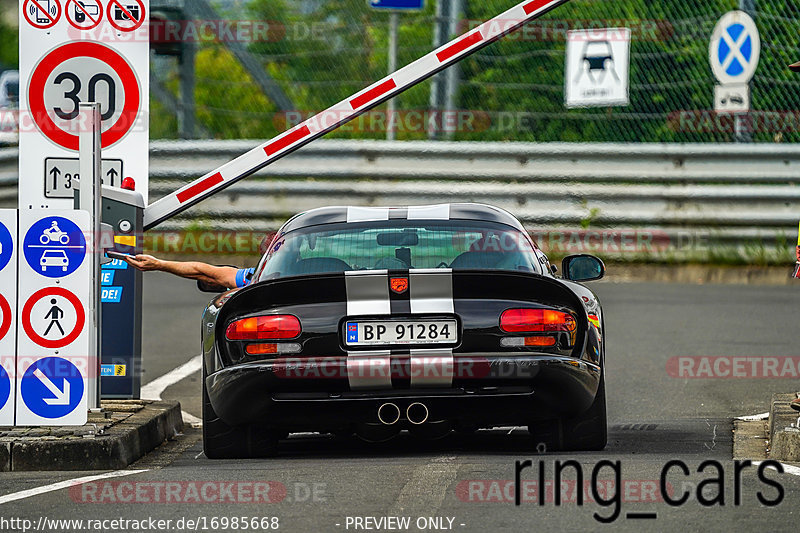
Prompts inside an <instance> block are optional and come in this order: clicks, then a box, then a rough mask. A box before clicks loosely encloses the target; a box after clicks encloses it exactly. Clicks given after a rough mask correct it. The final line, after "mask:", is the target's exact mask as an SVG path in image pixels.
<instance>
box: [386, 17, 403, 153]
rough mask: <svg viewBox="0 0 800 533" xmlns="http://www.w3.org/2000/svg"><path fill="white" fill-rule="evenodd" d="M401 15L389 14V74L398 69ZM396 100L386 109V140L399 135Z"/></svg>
mask: <svg viewBox="0 0 800 533" xmlns="http://www.w3.org/2000/svg"><path fill="white" fill-rule="evenodd" d="M399 22H400V17H399V15H398V14H397V13H392V14H391V15H389V74H393V73H394V71H396V70H397V29H398V25H399ZM394 112H395V100H394V98H390V99H389V102H388V107H387V109H386V140H387V141H393V140H395V138H396V137H397V135H396V132H395V120H394Z"/></svg>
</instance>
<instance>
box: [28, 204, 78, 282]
mask: <svg viewBox="0 0 800 533" xmlns="http://www.w3.org/2000/svg"><path fill="white" fill-rule="evenodd" d="M22 249H23V251H24V252H25V260H26V261H27V262H28V264H29V265H30V266H31V268H32V269H33V270H34V271H36V272H39V273H40V274H41V275H43V276H46V277H48V278H63V277H66V276H69V275H70V274H72V273H73V272H75V271H76V270H78V268H79V267H80V266H81V264H82V263H83V260H84V259H85V257H86V239H85V238H84V236H83V232H82V231H81V229H80V228H79V227H78V226H77V225H76V224H75V223H74V222H72V221H71V220H67V219H66V218H63V217H55V216H53V217H46V218H43V219H41V220H39V221H38V222H36V224H34V225H33V226H31V229H29V230H28V233H27V234H26V235H25V240H24V241H23V243H22Z"/></svg>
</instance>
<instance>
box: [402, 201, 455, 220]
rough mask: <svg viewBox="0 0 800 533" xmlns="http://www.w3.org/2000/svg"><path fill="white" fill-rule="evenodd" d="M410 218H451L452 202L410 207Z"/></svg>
mask: <svg viewBox="0 0 800 533" xmlns="http://www.w3.org/2000/svg"><path fill="white" fill-rule="evenodd" d="M408 220H450V204H442V205H422V206H417V207H409V208H408Z"/></svg>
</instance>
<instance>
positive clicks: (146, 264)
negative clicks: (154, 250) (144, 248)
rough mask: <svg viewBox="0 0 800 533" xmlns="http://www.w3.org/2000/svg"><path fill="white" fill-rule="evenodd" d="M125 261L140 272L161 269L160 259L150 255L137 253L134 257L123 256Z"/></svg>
mask: <svg viewBox="0 0 800 533" xmlns="http://www.w3.org/2000/svg"><path fill="white" fill-rule="evenodd" d="M125 262H126V263H128V264H129V265H131V266H132V267H134V268H136V269H138V270H141V271H142V272H147V271H151V270H161V260H160V259H157V258H155V257H153V256H152V255H144V254H139V255H137V256H136V257H134V256H129V257H126V258H125Z"/></svg>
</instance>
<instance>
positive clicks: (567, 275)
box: [561, 254, 606, 281]
mask: <svg viewBox="0 0 800 533" xmlns="http://www.w3.org/2000/svg"><path fill="white" fill-rule="evenodd" d="M561 270H562V271H563V272H564V279H567V280H570V281H594V280H598V279H602V278H603V276H605V275H606V266H605V265H604V264H603V262H602V261H601V260H600V259H599V258H597V257H595V256H593V255H589V254H577V255H568V256H567V257H565V258H564V260H563V261H562V262H561Z"/></svg>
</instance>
